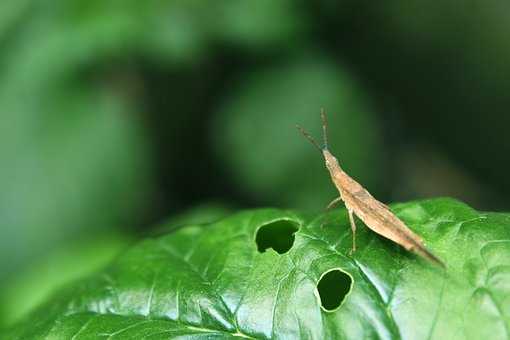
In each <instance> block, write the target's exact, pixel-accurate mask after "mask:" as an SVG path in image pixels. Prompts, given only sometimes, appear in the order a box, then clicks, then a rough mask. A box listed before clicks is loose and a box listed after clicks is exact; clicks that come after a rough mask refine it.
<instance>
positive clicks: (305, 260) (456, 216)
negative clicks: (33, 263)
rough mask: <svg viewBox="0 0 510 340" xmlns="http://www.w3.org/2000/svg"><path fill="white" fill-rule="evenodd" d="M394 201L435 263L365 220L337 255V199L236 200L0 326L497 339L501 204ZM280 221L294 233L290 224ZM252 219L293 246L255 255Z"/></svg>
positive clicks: (503, 321)
mask: <svg viewBox="0 0 510 340" xmlns="http://www.w3.org/2000/svg"><path fill="white" fill-rule="evenodd" d="M392 208H393V210H394V211H395V212H396V213H397V215H398V216H400V217H401V218H402V219H403V220H404V221H405V222H406V223H407V224H408V225H409V227H410V228H411V229H413V230H415V231H416V232H417V233H419V234H420V235H422V237H423V238H424V240H426V243H427V245H428V247H429V248H430V249H431V250H432V251H433V252H434V253H436V254H437V255H438V256H439V257H441V258H442V259H443V260H444V261H445V262H446V263H447V266H448V269H447V270H446V271H443V270H442V269H441V268H439V267H436V266H434V265H432V264H429V263H428V262H425V261H424V260H422V259H421V258H418V257H416V256H415V255H413V254H410V253H408V252H406V251H404V250H403V249H402V248H400V247H399V246H397V245H395V244H393V243H391V242H389V241H387V240H385V239H383V238H382V237H379V236H378V235H376V234H374V233H373V232H371V231H370V230H368V229H367V228H364V227H360V228H358V229H359V235H358V239H359V249H358V251H356V252H355V253H354V255H353V256H350V255H348V254H349V250H350V247H351V236H350V227H349V223H348V219H347V216H346V212H345V209H342V210H337V211H333V212H330V213H328V214H325V215H320V216H304V215H300V214H297V213H294V212H290V211H282V210H276V209H262V210H253V211H245V212H241V213H238V214H235V215H233V216H231V217H228V218H226V219H224V220H222V221H220V222H216V223H213V224H210V225H208V226H189V227H185V228H182V229H179V230H177V231H176V232H174V233H171V234H167V235H165V236H162V237H157V238H151V239H145V240H143V241H142V242H140V243H139V244H138V245H136V246H134V247H133V248H132V249H130V250H129V251H127V252H126V253H125V254H124V255H123V256H120V257H119V258H118V259H117V260H116V261H115V262H114V263H113V264H112V265H111V266H110V268H109V269H107V270H106V271H104V272H102V273H99V274H97V275H96V276H93V277H91V278H89V279H88V280H85V281H82V282H79V283H77V284H75V285H73V286H70V287H69V288H68V289H66V290H63V291H62V292H59V293H58V294H57V295H56V296H55V297H54V298H53V300H52V301H50V302H49V303H48V304H47V305H46V306H43V307H41V309H40V310H39V311H38V312H36V313H35V314H33V315H32V316H31V317H29V318H28V319H27V320H26V321H25V322H23V323H21V324H19V325H18V326H17V327H16V328H14V329H12V330H11V331H10V332H9V333H8V334H6V335H7V338H9V339H17V338H30V339H34V338H35V339H37V338H42V337H46V338H49V339H55V338H58V339H69V338H73V339H87V338H98V337H101V336H105V337H106V336H110V339H140V338H146V339H167V338H175V337H178V336H186V337H193V338H204V339H205V338H207V339H210V338H234V337H244V338H261V339H265V338H298V337H300V338H306V339H332V338H337V339H344V338H345V339H347V338H348V339H367V338H371V339H375V338H380V339H399V338H406V339H483V338H484V337H486V338H493V339H496V338H497V339H502V338H508V336H509V335H510V333H509V329H510V266H509V265H508V264H509V263H510V215H509V214H501V213H479V212H477V211H475V210H473V209H471V208H469V207H468V206H466V205H464V204H462V203H460V202H457V201H454V200H451V199H435V200H429V201H422V202H411V203H405V204H397V205H394V206H393V207H392ZM289 226H290V227H293V228H294V229H298V230H297V231H296V232H295V233H294V234H292V233H288V232H286V230H287V229H289V228H288V227H289ZM262 228H266V229H271V228H274V229H275V230H276V231H274V233H273V237H274V238H275V239H278V238H287V239H289V238H290V239H291V242H290V244H291V248H290V249H287V250H285V249H283V251H279V252H276V251H273V250H272V249H271V248H269V249H266V250H265V251H263V252H260V251H259V250H258V247H257V244H256V239H257V236H258V235H257V231H259V230H262ZM292 239H293V240H292ZM280 244H281V243H280ZM280 250H282V249H280ZM319 281H320V283H319ZM317 285H319V289H318V290H317ZM321 303H322V304H323V305H324V306H323V307H321ZM327 309H330V310H332V311H327Z"/></svg>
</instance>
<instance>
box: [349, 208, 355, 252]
mask: <svg viewBox="0 0 510 340" xmlns="http://www.w3.org/2000/svg"><path fill="white" fill-rule="evenodd" d="M347 212H348V213H349V221H350V222H351V230H352V249H351V251H350V253H351V254H352V253H354V252H355V251H356V222H354V216H353V214H352V210H351V209H349V208H347Z"/></svg>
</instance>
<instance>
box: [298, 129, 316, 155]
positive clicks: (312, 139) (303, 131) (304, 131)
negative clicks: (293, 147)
mask: <svg viewBox="0 0 510 340" xmlns="http://www.w3.org/2000/svg"><path fill="white" fill-rule="evenodd" d="M296 128H297V129H298V130H299V132H301V134H302V135H303V136H305V138H306V139H308V141H309V142H310V143H312V145H313V146H315V147H316V148H317V150H319V151H320V152H321V153H322V148H321V147H320V146H319V144H317V142H316V141H315V139H314V138H313V137H312V136H311V135H310V134H309V133H308V132H306V130H305V129H303V128H302V127H301V126H299V125H296Z"/></svg>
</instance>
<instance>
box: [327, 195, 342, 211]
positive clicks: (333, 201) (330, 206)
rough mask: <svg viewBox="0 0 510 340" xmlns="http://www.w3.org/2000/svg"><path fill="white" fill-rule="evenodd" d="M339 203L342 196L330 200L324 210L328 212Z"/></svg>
mask: <svg viewBox="0 0 510 340" xmlns="http://www.w3.org/2000/svg"><path fill="white" fill-rule="evenodd" d="M341 201H342V196H338V197H337V198H335V199H334V200H332V201H331V203H329V204H328V206H327V207H326V210H329V209H331V208H333V207H335V206H336V205H337V204H338V203H340V202H341Z"/></svg>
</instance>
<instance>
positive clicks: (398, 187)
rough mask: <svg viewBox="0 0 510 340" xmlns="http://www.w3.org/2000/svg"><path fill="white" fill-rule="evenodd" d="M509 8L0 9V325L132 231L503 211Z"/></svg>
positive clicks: (509, 150) (64, 0)
mask: <svg viewBox="0 0 510 340" xmlns="http://www.w3.org/2000/svg"><path fill="white" fill-rule="evenodd" d="M509 13H510V3H509V2H508V1H491V2H490V3H488V2H483V1H465V2H462V3H459V2H458V1H454V0H444V1H440V2H430V1H418V2H409V1H404V0H390V1H384V2H373V1H359V0H357V1H354V0H344V1H328V0H320V1H309V2H304V1H297V2H296V1H290V0H280V1H271V0H258V1H245V2H242V1H221V0H220V1H214V2H207V1H195V0H186V1H184V0H182V1H134V0H122V1H120V0H113V1H96V0H92V1H91V0H73V1H69V0H51V1H45V0H39V1H36V0H7V1H1V2H0V325H1V326H8V325H10V324H12V323H13V322H15V321H16V320H18V319H19V318H20V317H22V316H23V315H26V313H27V312H28V311H30V309H31V308H33V307H34V306H35V305H37V304H38V303H39V302H40V301H41V300H43V299H44V298H45V297H46V296H47V295H48V294H49V293H50V292H52V291H56V290H57V291H58V289H59V287H60V286H61V285H62V284H64V283H66V282H68V281H69V280H73V279H75V278H78V277H80V276H83V275H86V274H88V273H90V272H92V271H94V270H97V269H98V268H100V267H101V266H104V265H105V264H106V263H108V261H110V260H111V259H112V258H113V257H114V256H116V254H118V253H119V252H120V251H122V249H124V248H125V247H126V246H128V245H129V244H130V243H131V242H133V241H134V240H135V239H136V238H138V237H140V236H143V235H147V234H149V233H154V232H164V231H165V230H168V228H171V227H172V226H178V225H182V224H185V223H202V222H207V221H211V220H214V219H217V218H220V217H221V216H223V215H225V214H228V213H229V212H230V211H234V210H237V209H241V208H249V207H258V206H276V207H283V208H293V209H303V210H308V211H316V212H317V211H321V210H322V209H324V207H325V206H326V205H327V203H328V202H329V201H330V200H331V199H333V198H334V197H335V190H334V188H333V186H332V185H331V183H330V182H329V178H328V175H327V173H326V171H325V169H324V166H323V163H322V160H321V158H320V155H319V154H318V153H317V151H316V150H314V149H313V148H312V147H311V146H310V145H309V144H308V143H307V142H306V141H305V140H304V139H303V138H302V137H301V136H300V135H299V134H298V133H297V131H296V130H295V128H294V126H295V124H296V123H299V124H300V125H302V126H304V127H306V128H307V129H309V130H310V131H311V132H312V133H313V134H315V135H317V136H320V120H319V111H320V108H321V107H324V108H325V109H326V110H327V111H328V112H329V118H330V130H331V136H330V139H331V148H332V150H333V151H334V153H335V154H336V155H337V156H338V158H339V159H340V160H341V162H342V166H343V168H344V169H345V170H346V171H348V172H349V173H350V174H351V175H352V176H353V177H354V178H356V179H358V180H359V181H360V182H361V183H363V184H364V185H365V186H366V187H367V188H368V189H369V190H370V191H371V192H372V193H373V194H374V195H375V196H376V197H378V198H380V199H381V200H383V201H385V202H394V201H406V200H413V199H422V198H426V197H432V196H453V197H455V198H458V199H460V200H463V201H465V202H467V203H468V204H470V205H472V206H474V207H476V208H478V209H481V210H493V211H494V210H496V211H497V210H510V195H509V194H510V180H509V179H508V170H507V169H508V168H509V165H510V136H509V133H508V129H509V127H510V114H509V112H508V110H509V108H510V62H509V60H510V44H509V43H508V36H509V33H510V14H509Z"/></svg>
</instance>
